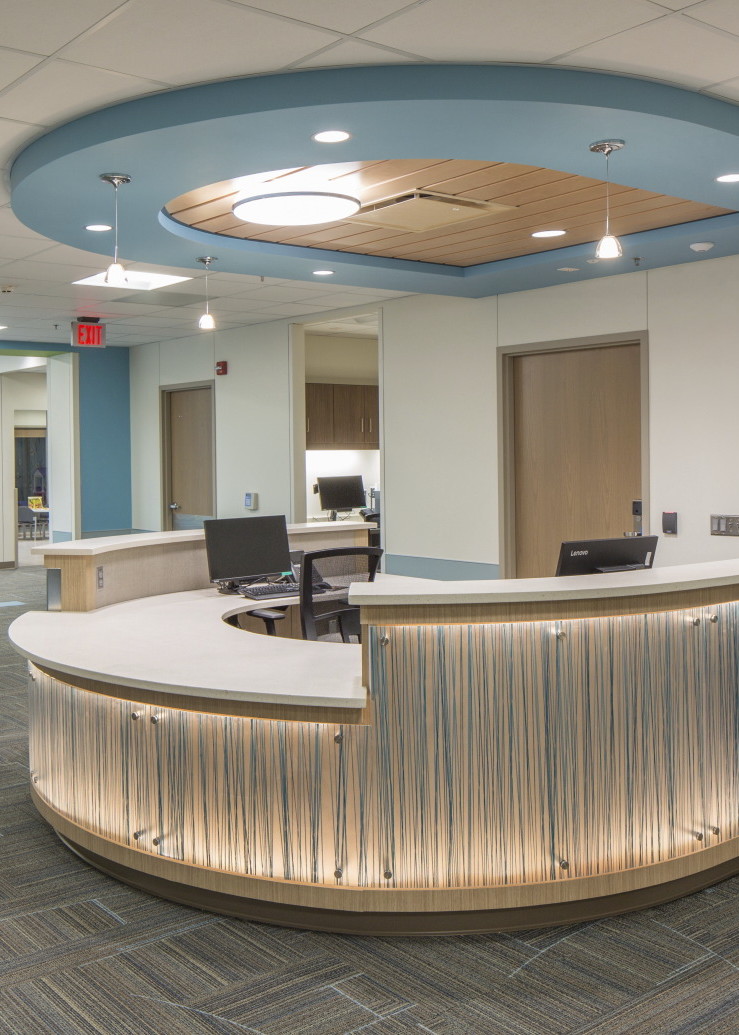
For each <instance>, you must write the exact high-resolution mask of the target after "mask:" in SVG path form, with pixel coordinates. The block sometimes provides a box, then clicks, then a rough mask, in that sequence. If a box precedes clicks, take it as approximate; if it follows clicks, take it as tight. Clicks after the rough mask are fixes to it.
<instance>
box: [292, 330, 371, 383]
mask: <svg viewBox="0 0 739 1035" xmlns="http://www.w3.org/2000/svg"><path fill="white" fill-rule="evenodd" d="M377 376H378V373H377V338H358V337H351V336H350V335H339V334H336V335H334V334H311V333H310V331H306V335H305V379H306V381H318V382H321V381H322V382H324V383H325V384H349V385H376V384H377Z"/></svg>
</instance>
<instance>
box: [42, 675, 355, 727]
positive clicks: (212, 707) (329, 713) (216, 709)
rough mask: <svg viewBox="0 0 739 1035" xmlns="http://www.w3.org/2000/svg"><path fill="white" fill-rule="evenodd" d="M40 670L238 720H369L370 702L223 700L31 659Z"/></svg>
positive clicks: (97, 690) (144, 700) (89, 686)
mask: <svg viewBox="0 0 739 1035" xmlns="http://www.w3.org/2000/svg"><path fill="white" fill-rule="evenodd" d="M34 665H35V666H36V668H37V669H39V671H40V672H44V673H45V674H46V675H47V676H50V677H51V678H52V679H56V680H58V681H59V682H60V683H64V684H66V685H67V686H73V687H76V688H77V689H78V690H86V691H87V692H88V693H93V694H102V695H103V696H104V697H115V698H117V699H118V700H123V701H130V702H131V704H151V705H154V706H155V707H159V708H177V709H179V710H180V711H186V712H201V713H203V714H205V715H229V716H233V717H235V718H240V719H273V720H276V721H278V722H317V723H328V724H331V725H340V726H341V725H344V726H367V725H370V723H371V712H370V707H369V702H368V704H367V705H365V707H364V708H339V707H336V708H324V707H321V706H315V707H314V706H311V705H307V704H305V705H299V704H266V703H264V702H261V701H240V700H235V701H231V700H224V699H223V698H219V697H198V696H196V695H195V694H193V695H190V694H177V693H171V694H170V693H167V692H166V691H162V690H148V689H146V688H144V687H138V686H124V685H123V684H119V683H104V682H102V681H100V680H97V679H86V678H85V677H84V676H77V675H74V676H73V675H70V673H68V672H60V671H59V670H58V669H53V668H49V667H48V666H46V665H40V664H39V663H38V662H34Z"/></svg>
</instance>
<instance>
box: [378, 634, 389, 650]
mask: <svg viewBox="0 0 739 1035" xmlns="http://www.w3.org/2000/svg"><path fill="white" fill-rule="evenodd" d="M388 643H390V637H389V636H388V635H387V634H386V633H383V634H382V636H381V637H380V646H381V647H387V645H388Z"/></svg>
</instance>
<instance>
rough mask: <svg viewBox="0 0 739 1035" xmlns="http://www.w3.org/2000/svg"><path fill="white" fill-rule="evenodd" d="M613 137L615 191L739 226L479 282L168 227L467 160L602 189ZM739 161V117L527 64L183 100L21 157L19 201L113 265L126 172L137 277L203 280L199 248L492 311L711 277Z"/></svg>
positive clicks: (40, 221)
mask: <svg viewBox="0 0 739 1035" xmlns="http://www.w3.org/2000/svg"><path fill="white" fill-rule="evenodd" d="M327 126H331V127H336V126H340V127H342V128H345V129H347V130H348V131H349V132H350V133H351V138H350V139H349V140H348V141H346V142H344V143H341V144H337V145H332V146H331V147H327V146H326V145H321V144H317V143H315V142H314V141H313V140H312V139H311V135H312V134H313V133H315V132H316V131H318V130H320V129H325V128H326V127H327ZM607 137H617V138H623V139H624V140H626V143H627V146H626V147H625V148H624V150H623V151H620V152H618V154H617V155H616V156H615V157H614V159H613V160H612V162H611V179H612V180H613V182H614V183H617V184H621V185H624V186H629V187H634V188H639V189H642V190H647V191H652V192H656V193H660V194H667V195H670V196H672V197H677V198H683V199H687V200H690V201H695V202H701V203H704V204H707V205H712V206H717V207H721V208H724V209H730V210H732V214H730V215H725V216H716V217H714V218H712V219H708V220H700V221H696V222H694V223H687V224H682V225H679V226H675V227H669V228H665V229H658V230H652V231H648V232H646V233H641V234H635V235H632V236H629V237H626V238H624V239H623V243H624V250H625V256H624V258H623V259H621V260H614V261H605V260H603V261H601V262H598V263H590V262H588V259H589V258H592V257H593V256H592V252H593V245H592V244H591V245H583V246H575V247H572V248H552V249H551V250H549V251H545V252H540V253H537V254H536V255H533V256H522V257H520V258H514V259H505V260H501V261H499V262H495V263H485V264H481V265H479V266H473V267H468V268H465V269H461V268H460V267H455V266H444V265H441V264H438V263H425V262H409V261H407V260H402V259H397V260H396V259H388V258H385V259H382V258H378V257H376V256H359V255H354V254H347V253H342V252H334V251H330V250H319V249H306V248H299V247H294V246H290V245H275V244H266V243H265V242H257V241H243V240H241V239H238V240H237V239H234V238H228V237H223V236H216V235H212V234H209V233H206V232H204V231H202V230H192V229H191V228H187V227H183V226H182V224H180V223H177V221H176V220H173V219H171V218H170V217H169V216H167V215H165V214H163V213H162V210H163V208H164V206H165V205H166V203H167V202H168V201H169V200H171V199H172V198H174V197H177V196H178V195H180V194H182V193H185V192H187V191H190V190H192V189H194V188H196V187H198V186H202V185H204V184H209V183H215V182H218V181H220V180H228V179H232V178H235V177H238V176H245V175H249V174H253V173H259V172H265V171H268V170H274V169H285V168H295V167H300V166H311V165H317V164H324V163H327V162H333V163H344V162H353V161H374V160H379V159H419V160H425V161H428V160H429V159H434V158H437V159H440V160H443V159H449V158H460V159H469V160H475V161H492V162H511V163H516V164H521V165H532V166H542V165H545V166H546V167H547V168H550V169H555V170H558V171H561V172H565V173H572V174H576V175H580V176H587V177H591V178H594V179H599V180H600V179H602V178H603V175H604V163H603V158H602V156H601V155H597V154H596V155H594V154H592V153H591V152H590V151H589V149H588V145H589V144H590V143H591V142H592V141H593V140H598V139H603V138H607ZM245 141H248V146H245ZM194 144H195V146H194ZM738 153H739V107H738V106H736V105H734V104H731V103H729V102H727V101H721V100H718V99H717V98H711V97H707V96H705V95H701V94H697V93H695V92H693V91H690V90H684V89H679V88H677V87H671V86H665V85H663V84H660V83H654V82H649V81H646V80H642V79H636V78H633V77H630V78H626V77H622V76H615V75H606V74H602V73H594V72H587V71H577V70H570V69H562V68H551V67H541V66H533V67H532V66H523V65H522V66H512V65H409V66H403V65H400V66H398V65H392V66H370V67H363V68H343V69H328V70H326V69H319V70H314V71H301V72H292V73H286V74H281V75H269V76H253V77H248V78H245V79H239V80H227V81H224V82H219V83H210V84H205V85H202V86H194V87H187V88H185V89H180V90H170V91H166V92H163V93H161V94H155V95H150V96H147V97H143V98H139V99H137V100H134V101H128V102H125V103H123V104H119V105H114V106H112V107H109V108H105V109H103V110H101V111H99V112H93V113H92V114H90V115H86V116H83V117H82V118H80V119H76V120H75V121H73V122H70V123H68V124H67V125H65V126H61V127H58V128H57V129H55V130H52V131H51V132H49V133H47V134H46V135H45V136H42V137H40V138H39V139H38V140H36V141H34V142H33V143H32V144H30V145H29V146H28V147H27V148H26V149H25V150H24V151H23V152H21V154H20V155H19V156H18V158H17V159H16V161H15V163H14V164H13V168H12V172H11V185H12V203H13V209H14V211H15V213H16V214H17V215H18V217H19V218H20V219H22V220H23V221H24V222H25V223H26V224H27V225H28V226H29V227H31V228H32V229H34V230H36V231H38V232H40V233H42V234H44V235H45V236H47V237H50V238H52V239H53V240H56V241H60V242H62V243H65V244H68V245H71V246H73V247H77V248H83V249H85V250H87V251H90V250H95V249H96V248H99V249H100V254H101V255H107V247H108V246H107V242H101V241H97V242H96V241H93V240H90V236H91V235H90V234H88V233H87V232H86V231H85V230H84V227H85V225H86V224H87V223H90V222H92V221H98V220H102V219H103V218H106V219H107V218H108V216H109V210H110V188H109V186H108V185H107V184H105V183H102V182H101V181H100V180H99V178H98V177H99V174H100V173H101V172H109V171H110V170H115V171H121V172H126V173H128V174H129V175H130V176H131V177H132V182H131V183H130V184H129V185H127V187H126V188H125V194H124V195H123V196H122V198H121V201H122V205H123V211H122V213H121V219H122V223H123V225H124V227H125V242H124V247H125V258H126V260H127V261H128V262H142V263H147V264H151V263H154V264H157V265H163V266H174V267H178V268H193V267H194V265H195V262H194V256H195V255H196V254H197V251H198V250H204V249H205V250H211V251H212V250H213V249H215V248H216V247H217V249H218V251H217V254H218V256H219V264H218V269H219V271H223V272H228V273H244V274H252V275H254V274H256V275H260V276H269V277H278V278H288V279H291V280H305V281H311V282H315V281H314V278H313V270H314V269H315V268H316V263H317V262H319V263H320V264H321V265H323V264H324V263H329V262H330V264H331V268H332V269H334V270H335V277H334V278H333V280H332V283H338V284H343V285H351V286H356V287H365V288H372V289H375V290H382V289H386V290H393V291H403V292H421V293H429V294H447V295H455V296H459V297H467V298H480V297H486V296H488V295H492V294H500V293H505V292H510V291H521V290H527V289H529V288H532V287H543V286H547V285H550V284H560V283H562V282H563V279H564V280H580V279H593V278H597V277H601V276H604V275H605V276H610V275H612V274H614V273H625V272H631V271H632V270H633V269H635V268H637V266H636V260H637V259H638V260H639V268H645V269H648V268H655V267H658V266H666V265H674V264H679V263H683V262H693V261H703V260H702V257H701V256H700V255H696V253H694V252H692V251H690V248H689V244H690V243H692V242H695V241H700V240H710V241H713V242H714V246H715V247H714V249H713V251H711V252H710V253H709V254H710V257H711V258H716V257H720V256H722V255H730V254H735V253H737V252H739V217H737V216H736V214H734V212H733V210H734V209H739V188H738V187H737V186H736V185H734V186H732V185H727V184H718V183H716V182H715V177H716V176H718V175H721V174H722V173H726V172H731V171H737V169H736V163H737V154H738ZM60 199H63V203H62V204H60ZM157 213H160V215H159V218H157ZM214 237H215V241H214ZM563 266H566V267H571V269H570V270H569V271H563V270H562V269H561V267H563Z"/></svg>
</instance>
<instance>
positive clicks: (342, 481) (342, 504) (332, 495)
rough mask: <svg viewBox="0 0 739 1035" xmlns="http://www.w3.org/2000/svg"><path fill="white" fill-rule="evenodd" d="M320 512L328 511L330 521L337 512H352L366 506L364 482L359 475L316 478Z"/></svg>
mask: <svg viewBox="0 0 739 1035" xmlns="http://www.w3.org/2000/svg"><path fill="white" fill-rule="evenodd" d="M316 481H317V482H318V494H319V496H320V499H321V510H329V511H330V512H331V518H332V520H335V518H336V512H337V511H338V510H354V508H355V507H364V506H366V503H367V499H366V497H365V495H364V482H363V481H362V475H361V474H343V475H337V476H336V477H332V478H317V479H316Z"/></svg>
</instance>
